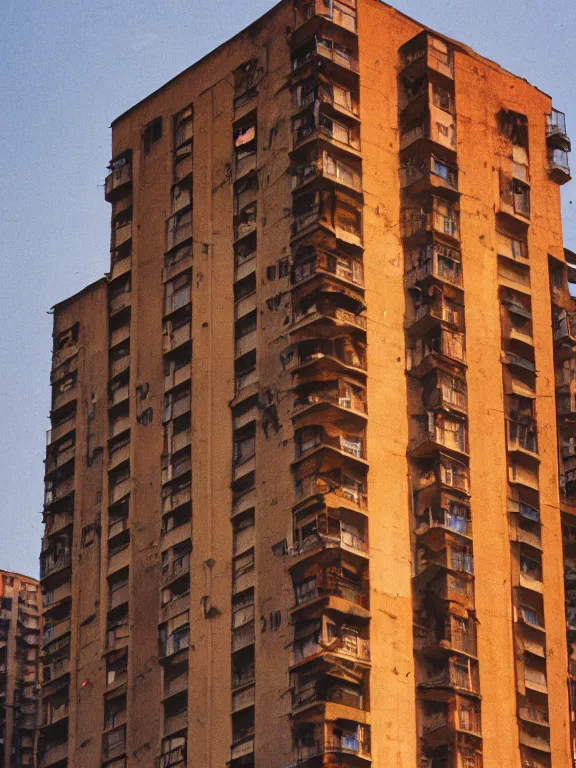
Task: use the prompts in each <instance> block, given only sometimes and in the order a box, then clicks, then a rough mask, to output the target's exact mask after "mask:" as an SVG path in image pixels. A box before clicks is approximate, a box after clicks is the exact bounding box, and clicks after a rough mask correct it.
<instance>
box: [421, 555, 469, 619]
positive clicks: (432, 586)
mask: <svg viewBox="0 0 576 768" xmlns="http://www.w3.org/2000/svg"><path fill="white" fill-rule="evenodd" d="M471 563H472V561H471V560H470V564H471ZM456 564H457V565H459V564H461V565H464V564H465V563H464V560H462V562H461V563H456ZM446 567H447V566H443V565H441V564H435V563H431V564H430V565H429V566H428V567H426V568H425V569H424V570H423V571H421V573H420V574H418V576H417V577H416V585H417V588H418V589H422V590H426V591H427V592H428V593H430V594H431V595H432V596H434V597H436V598H438V599H439V600H441V601H442V602H444V603H446V602H448V603H458V604H459V605H462V606H463V607H464V608H466V609H467V610H469V611H472V610H474V582H473V580H472V578H471V575H470V574H469V573H467V572H465V571H460V572H459V573H450V572H448V571H447V570H446Z"/></svg>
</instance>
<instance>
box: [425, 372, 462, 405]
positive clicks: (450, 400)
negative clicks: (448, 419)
mask: <svg viewBox="0 0 576 768" xmlns="http://www.w3.org/2000/svg"><path fill="white" fill-rule="evenodd" d="M422 384H423V388H424V391H423V393H422V402H423V404H424V408H425V409H426V410H427V411H432V410H437V409H441V410H443V411H457V412H458V413H466V412H467V410H468V388H467V385H466V379H465V378H464V377H462V376H457V375H454V374H453V373H449V372H448V371H444V370H442V369H440V368H436V369H433V370H432V371H430V373H429V374H428V375H427V376H425V377H424V378H423V380H422Z"/></svg>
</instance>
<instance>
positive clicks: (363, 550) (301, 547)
mask: <svg viewBox="0 0 576 768" xmlns="http://www.w3.org/2000/svg"><path fill="white" fill-rule="evenodd" d="M334 549H336V550H342V551H345V552H349V553H351V554H354V555H359V556H361V557H367V556H368V541H367V540H366V535H365V531H364V530H362V529H359V528H357V527H355V526H354V525H351V524H349V523H346V522H345V521H344V520H342V519H340V518H338V517H333V516H329V515H326V514H323V513H322V514H320V515H314V517H313V518H308V519H305V522H304V524H302V525H299V526H298V527H297V528H296V529H295V530H294V547H293V554H294V555H295V556H296V557H298V558H299V562H301V560H302V559H304V558H305V557H313V556H316V555H318V554H319V553H320V552H322V551H323V550H334Z"/></svg>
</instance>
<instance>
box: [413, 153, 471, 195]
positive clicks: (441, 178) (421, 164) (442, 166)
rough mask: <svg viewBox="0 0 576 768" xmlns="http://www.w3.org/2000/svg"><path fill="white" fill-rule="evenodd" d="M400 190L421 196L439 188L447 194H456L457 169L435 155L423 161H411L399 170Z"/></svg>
mask: <svg viewBox="0 0 576 768" xmlns="http://www.w3.org/2000/svg"><path fill="white" fill-rule="evenodd" d="M399 173H400V188H401V189H403V190H405V192H406V193H407V194H409V195H415V196H417V195H421V194H423V193H425V192H434V191H435V190H436V189H438V188H440V189H443V190H445V191H447V192H448V193H452V192H454V193H457V192H458V169H457V168H456V167H455V166H452V165H449V164H448V163H446V162H445V161H444V160H441V159H439V158H438V157H436V156H435V155H432V154H430V155H428V156H426V157H425V158H424V159H423V160H421V159H419V160H411V161H408V162H406V163H405V164H404V165H402V166H401V168H400V171H399Z"/></svg>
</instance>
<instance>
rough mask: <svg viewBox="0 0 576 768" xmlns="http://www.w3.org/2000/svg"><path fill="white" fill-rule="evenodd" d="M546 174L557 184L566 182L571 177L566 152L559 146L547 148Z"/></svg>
mask: <svg viewBox="0 0 576 768" xmlns="http://www.w3.org/2000/svg"><path fill="white" fill-rule="evenodd" d="M548 175H549V176H550V178H551V179H552V181H555V182H556V183H557V184H566V183H567V182H568V181H570V179H571V178H572V177H571V175H570V160H569V159H568V152H567V151H566V150H565V149H560V148H559V147H549V148H548Z"/></svg>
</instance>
